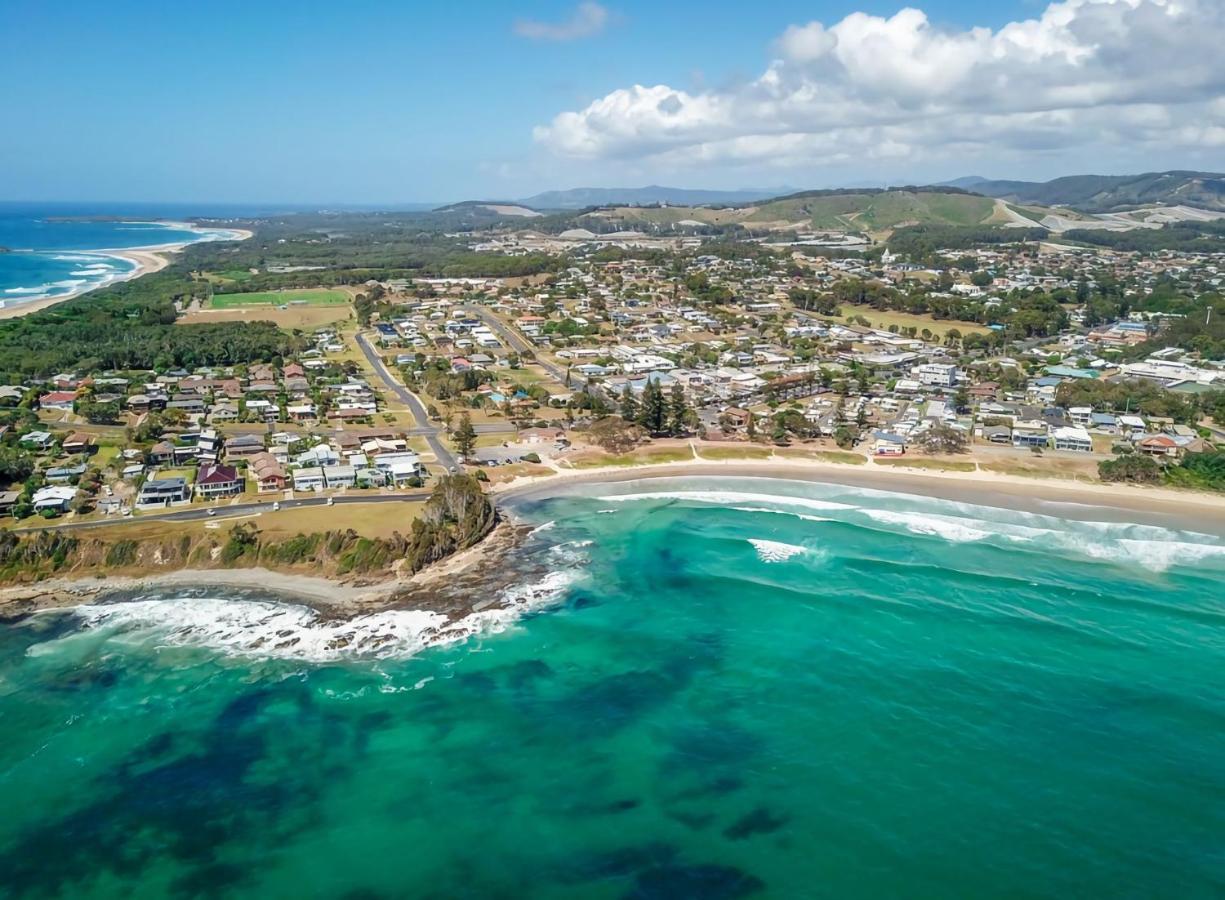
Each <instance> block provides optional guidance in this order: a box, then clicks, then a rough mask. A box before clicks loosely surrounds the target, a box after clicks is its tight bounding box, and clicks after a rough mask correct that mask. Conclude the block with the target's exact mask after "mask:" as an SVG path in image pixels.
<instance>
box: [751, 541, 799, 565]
mask: <svg viewBox="0 0 1225 900" xmlns="http://www.w3.org/2000/svg"><path fill="white" fill-rule="evenodd" d="M748 540H749V543H750V544H752V545H753V549H754V550H756V551H757V558H758V559H760V560H761V561H762V562H767V563H777V562H786V561H787V560H789V559H791V557H793V556H799V555H800V554H801V553H805V552H807V548H806V547H801V546H799V545H797V544H784V543H783V542H782V541H767V540H764V539H762V538H749V539H748Z"/></svg>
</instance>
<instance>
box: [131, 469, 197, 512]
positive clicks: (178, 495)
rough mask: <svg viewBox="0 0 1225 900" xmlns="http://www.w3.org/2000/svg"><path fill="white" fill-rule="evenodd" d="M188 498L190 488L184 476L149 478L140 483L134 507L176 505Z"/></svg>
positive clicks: (189, 496) (145, 507) (146, 507)
mask: <svg viewBox="0 0 1225 900" xmlns="http://www.w3.org/2000/svg"><path fill="white" fill-rule="evenodd" d="M190 499H191V488H190V486H188V484H187V479H186V478H180V477H178V476H175V477H173V478H151V479H149V480H148V481H146V482H145V483H144V484H143V485H141V487H140V493H139V494H137V496H136V508H137V509H148V508H150V507H158V506H177V505H178V504H180V503H186V502H187V501H188V500H190Z"/></svg>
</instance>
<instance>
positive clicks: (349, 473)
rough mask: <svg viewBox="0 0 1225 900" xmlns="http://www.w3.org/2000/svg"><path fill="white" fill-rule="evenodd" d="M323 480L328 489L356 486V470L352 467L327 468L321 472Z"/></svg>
mask: <svg viewBox="0 0 1225 900" xmlns="http://www.w3.org/2000/svg"><path fill="white" fill-rule="evenodd" d="M323 480H324V482H325V483H326V484H327V486H328V487H329V488H347V487H353V485H355V484H357V469H355V468H354V467H353V466H329V467H328V468H326V469H324V470H323Z"/></svg>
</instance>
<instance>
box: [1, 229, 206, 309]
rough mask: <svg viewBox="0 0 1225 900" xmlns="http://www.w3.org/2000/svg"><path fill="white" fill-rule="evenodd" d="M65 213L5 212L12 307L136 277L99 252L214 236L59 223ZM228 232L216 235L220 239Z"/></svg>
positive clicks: (5, 286)
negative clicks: (124, 278) (58, 219)
mask: <svg viewBox="0 0 1225 900" xmlns="http://www.w3.org/2000/svg"><path fill="white" fill-rule="evenodd" d="M68 214H70V213H65V212H63V211H61V210H59V209H48V210H46V211H45V212H40V211H38V210H36V209H34V208H29V207H26V206H20V207H18V206H14V205H9V206H7V207H0V247H4V248H6V249H7V250H9V251H11V252H8V253H0V301H2V302H3V303H4V305H5V306H6V307H13V306H18V305H20V304H21V303H23V302H29V301H31V300H38V299H42V298H44V297H57V296H62V295H64V294H68V293H71V292H73V291H79V290H89V289H93V288H95V287H100V286H102V285H105V284H109V283H111V282H114V281H116V280H118V279H120V278H122V277H124V276H126V275H129V274H131V272H132V270H133V268H134V266H133V265H132V264H131V263H130V262H128V261H127V260H124V259H120V258H118V257H115V256H110V255H108V254H106V253H103V252H99V251H104V250H123V249H130V248H133V247H151V246H161V245H166V244H178V243H189V242H193V241H197V240H204V239H207V238H208V237H209V236H210V235H209V234H206V233H200V232H197V231H192V230H189V229H185V228H181V227H174V226H172V225H167V224H161V223H156V222H135V221H132V222H117V221H57V218H58V217H59V216H62V215H68ZM221 234H222V232H213V233H212V236H213V238H214V239H216V237H219V236H221Z"/></svg>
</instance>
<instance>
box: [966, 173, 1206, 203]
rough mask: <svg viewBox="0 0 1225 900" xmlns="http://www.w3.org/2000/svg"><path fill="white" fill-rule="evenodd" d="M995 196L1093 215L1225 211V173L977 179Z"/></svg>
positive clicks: (977, 186) (979, 187)
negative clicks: (1149, 209) (1168, 209)
mask: <svg viewBox="0 0 1225 900" xmlns="http://www.w3.org/2000/svg"><path fill="white" fill-rule="evenodd" d="M973 189H974V190H975V191H976V192H978V193H980V194H986V195H987V196H989V197H998V198H1000V199H1003V200H1008V201H1010V202H1013V203H1032V204H1037V205H1039V206H1070V207H1072V208H1074V209H1078V210H1082V211H1083V212H1087V213H1106V212H1118V211H1120V210H1125V209H1134V208H1136V207H1139V206H1194V207H1198V208H1200V209H1209V210H1221V211H1225V175H1220V174H1215V173H1211V172H1149V173H1146V174H1144V175H1071V176H1068V177H1066V178H1056V179H1055V180H1053V181H1042V182H1036V181H977V182H975V183H974V186H973Z"/></svg>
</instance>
